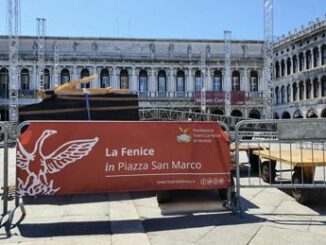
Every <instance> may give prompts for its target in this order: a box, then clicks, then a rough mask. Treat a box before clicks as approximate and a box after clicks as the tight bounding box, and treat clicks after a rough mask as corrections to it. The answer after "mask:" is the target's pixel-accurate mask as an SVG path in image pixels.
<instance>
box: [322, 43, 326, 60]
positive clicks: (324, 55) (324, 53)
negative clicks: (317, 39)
mask: <svg viewBox="0 0 326 245" xmlns="http://www.w3.org/2000/svg"><path fill="white" fill-rule="evenodd" d="M321 57H322V60H321V63H322V65H325V64H326V45H323V46H322V47H321Z"/></svg>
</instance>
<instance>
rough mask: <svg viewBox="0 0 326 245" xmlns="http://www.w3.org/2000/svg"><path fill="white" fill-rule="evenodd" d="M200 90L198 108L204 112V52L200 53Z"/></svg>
mask: <svg viewBox="0 0 326 245" xmlns="http://www.w3.org/2000/svg"><path fill="white" fill-rule="evenodd" d="M200 61H201V75H202V79H201V91H200V109H201V112H202V113H206V52H202V54H201V58H200Z"/></svg>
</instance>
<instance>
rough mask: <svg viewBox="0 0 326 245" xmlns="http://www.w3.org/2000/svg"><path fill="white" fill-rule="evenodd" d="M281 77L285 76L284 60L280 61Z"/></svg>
mask: <svg viewBox="0 0 326 245" xmlns="http://www.w3.org/2000/svg"><path fill="white" fill-rule="evenodd" d="M281 76H282V77H284V76H285V62H284V60H282V61H281Z"/></svg>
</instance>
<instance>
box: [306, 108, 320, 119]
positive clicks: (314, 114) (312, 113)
mask: <svg viewBox="0 0 326 245" xmlns="http://www.w3.org/2000/svg"><path fill="white" fill-rule="evenodd" d="M317 117H318V116H317V112H316V111H315V110H314V109H310V110H309V111H308V112H307V115H306V118H317Z"/></svg>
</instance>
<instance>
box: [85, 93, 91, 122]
mask: <svg viewBox="0 0 326 245" xmlns="http://www.w3.org/2000/svg"><path fill="white" fill-rule="evenodd" d="M85 100H86V110H87V119H88V121H90V120H91V108H90V106H89V95H88V93H87V92H86V93H85Z"/></svg>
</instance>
